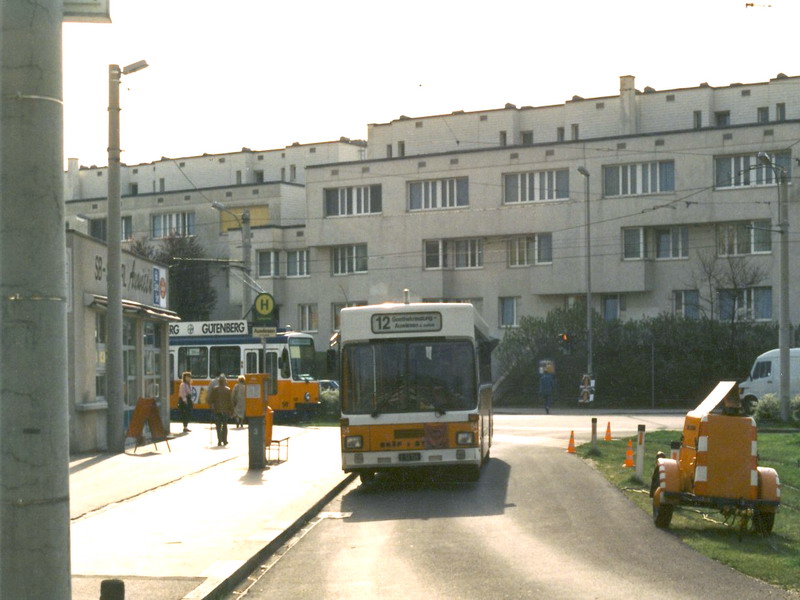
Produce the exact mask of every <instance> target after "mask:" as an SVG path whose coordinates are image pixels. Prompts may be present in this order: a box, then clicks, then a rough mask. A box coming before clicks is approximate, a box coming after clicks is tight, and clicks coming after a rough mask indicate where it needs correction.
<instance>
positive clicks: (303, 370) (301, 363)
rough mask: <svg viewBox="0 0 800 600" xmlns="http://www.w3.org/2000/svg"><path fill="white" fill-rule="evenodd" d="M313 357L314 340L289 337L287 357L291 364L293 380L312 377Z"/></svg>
mask: <svg viewBox="0 0 800 600" xmlns="http://www.w3.org/2000/svg"><path fill="white" fill-rule="evenodd" d="M315 358H316V352H315V350H314V340H312V339H311V338H290V339H289V359H290V361H291V364H292V379H294V380H295V381H305V380H310V379H313V375H312V373H313V372H314V360H315Z"/></svg>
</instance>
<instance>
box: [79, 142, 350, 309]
mask: <svg viewBox="0 0 800 600" xmlns="http://www.w3.org/2000/svg"><path fill="white" fill-rule="evenodd" d="M365 146H366V144H365V143H364V142H361V141H351V140H349V139H346V138H342V139H340V140H338V141H334V142H321V143H316V144H298V143H295V144H292V145H291V146H287V147H285V148H279V149H275V150H263V151H259V150H250V149H248V148H242V150H241V151H239V152H231V153H225V154H204V155H202V156H192V157H183V158H175V159H172V158H166V157H162V158H161V160H158V161H154V162H152V163H146V164H138V165H122V167H121V169H120V186H121V191H122V200H121V216H122V238H123V242H130V241H131V240H133V239H134V238H136V239H142V238H145V239H147V240H149V241H151V242H155V243H158V240H159V239H161V238H164V237H166V236H168V235H170V234H172V233H180V234H187V235H193V236H197V238H198V240H199V242H200V244H201V245H202V247H203V248H204V249H205V251H206V254H207V255H208V257H209V259H210V260H211V261H212V262H211V264H212V265H216V266H217V267H218V268H214V269H212V285H214V287H215V288H216V289H217V292H218V294H217V298H218V301H217V307H216V311H215V313H214V314H213V315H212V318H218V319H222V318H239V317H241V315H242V312H243V311H242V295H243V294H242V289H243V288H242V286H243V283H242V279H243V274H242V265H243V256H242V252H243V251H242V247H243V245H242V222H241V218H242V213H243V211H244V210H245V209H247V210H248V211H249V213H250V223H251V231H252V234H251V235H252V237H253V239H254V244H255V243H256V240H257V243H258V244H260V246H259V247H264V246H266V247H271V246H273V245H275V244H280V245H288V246H291V244H290V243H288V242H286V243H285V242H284V241H283V237H284V235H283V232H284V231H290V232H293V233H294V232H295V230H297V229H300V230H302V228H303V227H304V223H305V219H306V217H305V192H304V183H305V169H306V167H307V166H309V165H312V164H316V163H325V164H330V163H336V162H338V161H347V162H352V161H357V160H360V159H362V158H363V157H364V155H365ZM64 186H65V189H64V197H65V200H66V218H67V223H68V225H69V226H70V227H71V228H72V229H74V230H76V231H82V232H84V233H88V234H90V235H92V236H93V237H96V238H98V239H101V240H105V239H106V214H107V195H108V168H107V167H95V166H92V167H82V166H80V165H79V161H78V159H69V160H68V169H67V172H66V175H65V179H64ZM215 203H218V204H219V205H221V206H222V207H224V209H225V210H222V211H220V210H217V209H215V208H214V207H213V206H212V205H213V204H215ZM254 247H255V246H254ZM269 283H272V282H269ZM268 287H270V288H271V287H273V286H272V285H269V286H268ZM251 297H252V296H251Z"/></svg>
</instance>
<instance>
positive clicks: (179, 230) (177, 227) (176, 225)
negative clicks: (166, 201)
mask: <svg viewBox="0 0 800 600" xmlns="http://www.w3.org/2000/svg"><path fill="white" fill-rule="evenodd" d="M150 223H151V228H150V233H151V237H153V239H161V238H165V237H169V236H171V235H182V236H186V235H194V234H195V227H194V213H193V212H178V213H165V214H163V215H153V216H152V217H151V218H150Z"/></svg>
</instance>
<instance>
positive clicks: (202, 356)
mask: <svg viewBox="0 0 800 600" xmlns="http://www.w3.org/2000/svg"><path fill="white" fill-rule="evenodd" d="M184 371H190V372H191V373H192V378H193V379H206V378H207V377H208V348H205V347H203V346H186V347H182V348H178V370H177V373H183V372H184Z"/></svg>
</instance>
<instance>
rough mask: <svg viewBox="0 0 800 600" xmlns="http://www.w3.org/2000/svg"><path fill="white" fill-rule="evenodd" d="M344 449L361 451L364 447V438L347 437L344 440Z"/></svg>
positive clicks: (358, 436)
mask: <svg viewBox="0 0 800 600" xmlns="http://www.w3.org/2000/svg"><path fill="white" fill-rule="evenodd" d="M344 447H345V449H346V450H361V448H363V447H364V438H362V437H361V436H360V435H348V436H347V437H346V438H344Z"/></svg>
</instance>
